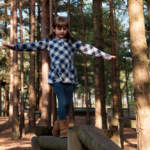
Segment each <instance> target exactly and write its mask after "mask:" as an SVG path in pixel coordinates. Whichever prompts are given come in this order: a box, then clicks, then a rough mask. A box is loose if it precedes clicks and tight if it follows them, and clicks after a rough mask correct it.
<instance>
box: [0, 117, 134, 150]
mask: <svg viewBox="0 0 150 150" xmlns="http://www.w3.org/2000/svg"><path fill="white" fill-rule="evenodd" d="M7 121H8V118H6V117H0V150H31V138H32V137H33V136H34V134H26V135H25V137H24V138H23V139H21V140H12V139H11V137H10V135H11V129H10V127H9V126H8V125H7ZM124 139H125V142H124V150H136V133H135V131H134V130H133V129H128V128H126V129H124Z"/></svg>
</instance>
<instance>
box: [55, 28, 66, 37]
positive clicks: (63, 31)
mask: <svg viewBox="0 0 150 150" xmlns="http://www.w3.org/2000/svg"><path fill="white" fill-rule="evenodd" d="M53 32H55V34H56V38H58V39H63V38H65V36H66V35H67V33H68V27H67V26H56V27H55V28H54V29H53Z"/></svg>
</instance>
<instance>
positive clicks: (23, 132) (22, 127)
mask: <svg viewBox="0 0 150 150" xmlns="http://www.w3.org/2000/svg"><path fill="white" fill-rule="evenodd" d="M22 7H23V1H22V0H20V2H19V15H20V18H19V21H20V42H21V43H23V18H22ZM23 57H24V55H23V52H20V86H21V87H20V88H21V103H20V137H22V136H24V135H25V124H24V107H25V104H24V65H23V60H24V59H23Z"/></svg>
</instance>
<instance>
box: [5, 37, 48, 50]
mask: <svg viewBox="0 0 150 150" xmlns="http://www.w3.org/2000/svg"><path fill="white" fill-rule="evenodd" d="M48 43H49V40H48V39H45V40H42V41H38V42H29V43H23V44H8V43H3V46H5V47H7V48H10V49H13V50H18V51H23V50H26V51H33V50H44V49H46V48H47V46H48Z"/></svg>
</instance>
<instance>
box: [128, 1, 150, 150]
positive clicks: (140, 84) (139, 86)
mask: <svg viewBox="0 0 150 150" xmlns="http://www.w3.org/2000/svg"><path fill="white" fill-rule="evenodd" d="M128 7H129V8H128V13H129V25H130V42H131V50H132V58H133V80H134V94H135V95H134V96H135V101H136V108H137V109H136V112H137V149H138V150H148V149H149V148H150V142H149V139H150V128H149V124H150V115H149V114H150V76H149V70H148V59H147V56H146V48H147V44H146V38H145V25H144V13H143V1H142V0H129V1H128Z"/></svg>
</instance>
